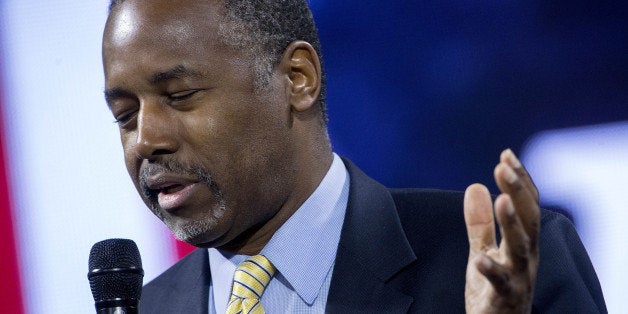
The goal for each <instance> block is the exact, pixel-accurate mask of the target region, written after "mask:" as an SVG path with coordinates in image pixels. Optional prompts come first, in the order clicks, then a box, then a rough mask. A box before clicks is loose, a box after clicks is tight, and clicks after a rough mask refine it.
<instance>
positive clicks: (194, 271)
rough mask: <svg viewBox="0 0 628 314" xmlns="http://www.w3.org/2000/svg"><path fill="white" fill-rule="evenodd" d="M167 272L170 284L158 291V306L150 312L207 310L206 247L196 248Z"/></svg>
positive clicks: (207, 267) (204, 313) (200, 312)
mask: <svg viewBox="0 0 628 314" xmlns="http://www.w3.org/2000/svg"><path fill="white" fill-rule="evenodd" d="M175 267H176V270H175V271H174V272H170V273H169V277H171V278H170V279H169V280H166V282H170V283H171V285H169V286H168V287H167V289H164V290H163V291H162V292H161V293H160V297H159V298H160V300H158V302H157V303H156V304H159V308H156V309H152V310H150V311H149V312H151V313H186V314H187V313H196V314H206V313H207V312H208V296H209V283H210V271H209V259H208V256H207V250H206V249H196V250H195V251H193V252H192V253H190V254H189V255H188V256H186V257H185V259H184V260H182V261H181V263H180V264H178V265H175V266H173V268H175Z"/></svg>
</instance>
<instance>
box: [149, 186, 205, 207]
mask: <svg viewBox="0 0 628 314" xmlns="http://www.w3.org/2000/svg"><path fill="white" fill-rule="evenodd" d="M198 186H199V183H198V182H195V183H187V184H172V185H168V186H165V187H163V188H161V189H159V190H158V194H157V202H158V203H159V207H161V208H162V209H163V210H165V211H167V212H169V213H173V212H175V211H176V210H177V209H178V208H180V207H182V206H183V205H184V204H185V203H186V201H187V200H188V199H190V198H191V197H192V195H193V194H194V192H195V191H196V189H197V187H198Z"/></svg>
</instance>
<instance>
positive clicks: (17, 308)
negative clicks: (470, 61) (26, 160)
mask: <svg viewBox="0 0 628 314" xmlns="http://www.w3.org/2000/svg"><path fill="white" fill-rule="evenodd" d="M0 70H1V69H0ZM0 73H2V72H1V71H0ZM1 99H2V90H1V89H0V100H1ZM1 109H2V103H1V102H0V256H2V257H0V278H1V279H0V280H1V281H2V284H0V306H1V307H2V312H3V313H16V314H21V313H24V304H23V301H22V293H21V292H22V290H21V285H20V269H19V268H18V263H17V249H16V247H17V246H16V242H15V240H16V238H17V237H16V236H15V234H14V233H13V231H14V230H13V215H11V197H10V196H11V194H10V189H9V174H8V169H9V163H8V160H9V158H8V156H7V151H6V147H7V146H6V145H5V144H6V141H5V140H6V139H5V134H6V132H5V131H4V130H5V129H4V125H3V124H4V119H3V117H2V110H1Z"/></svg>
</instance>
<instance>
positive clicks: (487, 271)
mask: <svg viewBox="0 0 628 314" xmlns="http://www.w3.org/2000/svg"><path fill="white" fill-rule="evenodd" d="M475 265H476V268H477V269H478V271H479V272H480V273H481V274H482V275H484V277H486V279H487V280H488V281H489V282H490V283H491V285H492V286H493V288H494V289H495V292H496V293H497V294H499V295H502V296H507V295H510V294H511V293H512V285H511V280H510V275H509V272H508V270H507V269H506V268H505V267H504V266H502V265H500V264H499V263H497V262H495V261H494V260H493V259H492V258H491V257H489V256H488V255H481V256H479V257H478V258H477V259H476V262H475Z"/></svg>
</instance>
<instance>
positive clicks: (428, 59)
mask: <svg viewBox="0 0 628 314" xmlns="http://www.w3.org/2000/svg"><path fill="white" fill-rule="evenodd" d="M311 5H312V9H313V11H314V16H315V19H316V21H317V24H318V27H319V30H320V35H321V41H322V45H323V55H324V59H325V64H326V68H327V73H328V108H329V109H328V111H329V115H330V125H329V128H330V135H331V137H332V141H333V143H334V149H335V151H336V152H338V153H340V154H341V155H344V156H347V157H349V158H351V159H352V160H354V161H355V162H356V163H357V164H358V165H359V166H360V167H361V168H362V169H363V170H365V171H366V172H367V173H368V174H370V175H371V176H372V177H374V178H376V179H378V180H379V181H381V182H382V183H384V184H386V185H389V186H396V187H400V186H414V187H437V188H446V189H464V188H465V187H466V186H467V185H468V184H470V183H472V182H476V181H480V182H483V183H488V184H489V185H490V187H491V189H492V190H493V192H495V191H496V190H495V185H494V184H493V183H492V181H493V179H492V169H493V167H494V165H495V163H496V162H497V159H498V155H499V152H500V151H501V150H502V149H503V148H506V147H511V148H513V149H514V150H515V152H519V151H520V150H521V148H522V146H523V145H524V144H525V141H526V139H527V138H529V137H530V136H531V135H532V134H534V133H536V132H538V131H541V130H546V129H555V128H564V127H572V126H580V125H589V124H598V123H605V122H611V121H618V120H626V119H628V106H627V104H628V84H627V83H628V77H627V74H628V40H627V39H628V37H627V36H628V33H627V32H626V30H627V29H628V28H627V26H628V18H627V17H628V15H627V14H626V13H627V10H626V6H627V5H626V4H622V3H621V2H619V1H618V2H617V3H614V2H603V1H578V0H576V1H573V0H572V1H567V0H561V1H531V0H528V1H523V0H522V1H515V0H512V1H496V0H494V1H461V0H458V1H455V0H438V1H364V0H360V1H348V0H342V1H332V0H327V1H320V0H319V1H317V0H312V1H311Z"/></svg>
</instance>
